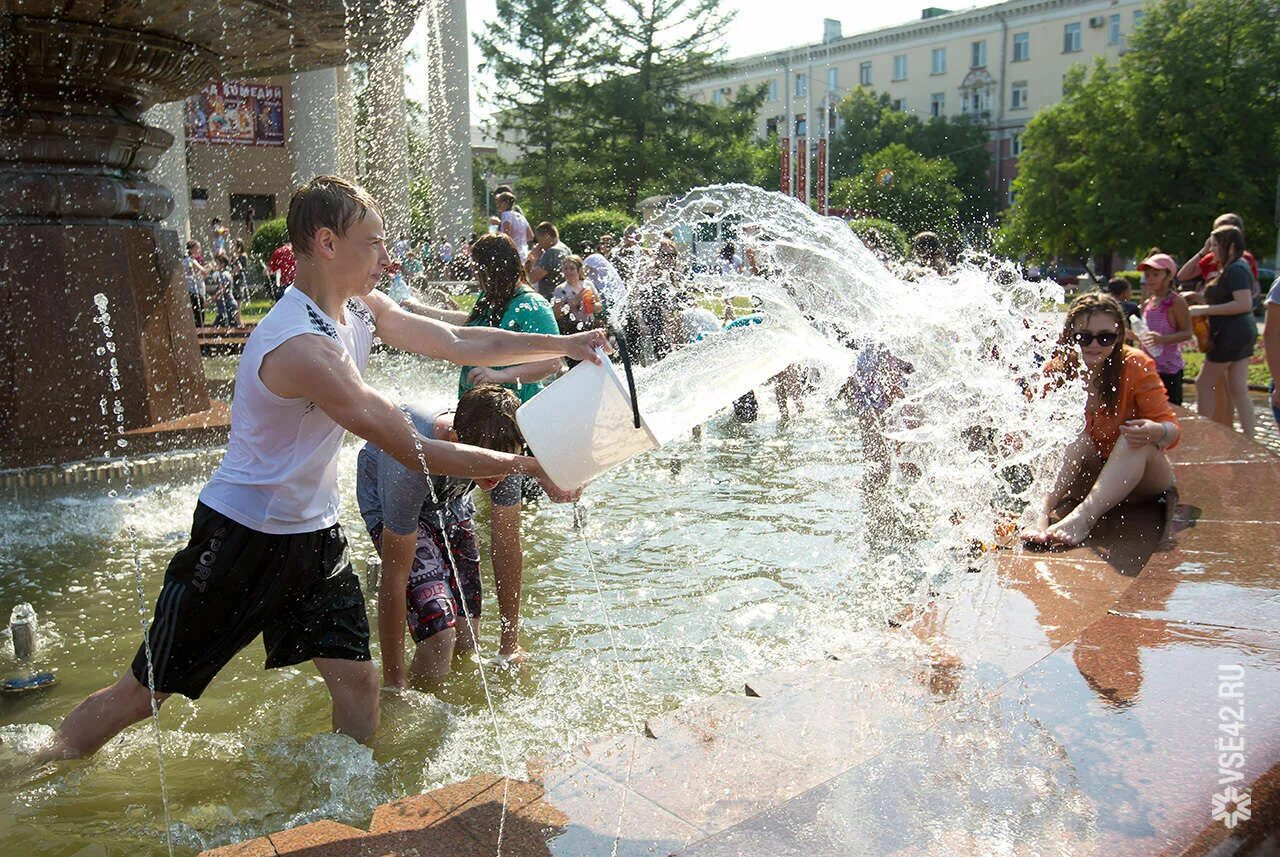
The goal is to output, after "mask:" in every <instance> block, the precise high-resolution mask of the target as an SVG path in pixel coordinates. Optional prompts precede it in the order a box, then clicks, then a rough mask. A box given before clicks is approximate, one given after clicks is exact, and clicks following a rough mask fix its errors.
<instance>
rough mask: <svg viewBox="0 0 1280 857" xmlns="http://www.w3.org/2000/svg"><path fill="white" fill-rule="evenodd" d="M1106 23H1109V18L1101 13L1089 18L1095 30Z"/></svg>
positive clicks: (1090, 24)
mask: <svg viewBox="0 0 1280 857" xmlns="http://www.w3.org/2000/svg"><path fill="white" fill-rule="evenodd" d="M1106 23H1107V19H1106V18H1104V17H1102V16H1101V15H1095V16H1093V17H1092V18H1090V19H1089V26H1090V27H1091V28H1093V29H1095V30H1096V29H1098V28H1099V27H1102V26H1104V25H1105V24H1106Z"/></svg>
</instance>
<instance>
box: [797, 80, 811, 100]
mask: <svg viewBox="0 0 1280 857" xmlns="http://www.w3.org/2000/svg"><path fill="white" fill-rule="evenodd" d="M808 94H809V75H807V74H797V75H796V98H804V97H805V96H806V95H808Z"/></svg>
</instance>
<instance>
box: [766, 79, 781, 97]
mask: <svg viewBox="0 0 1280 857" xmlns="http://www.w3.org/2000/svg"><path fill="white" fill-rule="evenodd" d="M765 100H766V101H777V100H778V79H777V78H776V77H775V78H774V79H773V80H771V81H769V89H768V92H767V94H766V95H765Z"/></svg>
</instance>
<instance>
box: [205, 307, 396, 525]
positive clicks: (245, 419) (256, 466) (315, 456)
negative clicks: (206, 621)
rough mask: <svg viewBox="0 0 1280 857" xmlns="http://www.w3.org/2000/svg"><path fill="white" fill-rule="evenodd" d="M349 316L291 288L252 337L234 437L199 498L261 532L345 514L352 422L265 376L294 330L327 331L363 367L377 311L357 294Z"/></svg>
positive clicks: (238, 391) (240, 376)
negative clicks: (342, 456)
mask: <svg viewBox="0 0 1280 857" xmlns="http://www.w3.org/2000/svg"><path fill="white" fill-rule="evenodd" d="M345 314H346V317H347V323H346V324H341V323H339V322H338V321H337V320H336V319H333V318H330V317H329V316H327V315H325V313H324V312H323V311H322V310H321V309H320V307H319V306H317V305H316V304H315V302H314V301H312V300H311V298H309V297H307V296H306V295H305V294H303V293H302V292H300V291H298V290H297V289H296V288H289V289H287V290H285V293H284V296H283V297H281V298H280V300H279V301H277V302H276V305H275V306H274V307H272V308H271V311H270V312H268V313H267V315H266V317H265V318H263V319H262V321H261V322H260V323H259V324H258V326H257V328H256V329H255V330H254V331H253V333H252V334H250V335H249V340H248V342H246V343H245V347H244V354H243V356H242V357H241V358H240V367H239V368H238V369H237V370H236V388H235V398H234V399H233V400H232V403H231V438H230V440H228V442H227V452H226V454H225V455H224V456H223V457H222V464H221V465H219V467H218V469H217V470H216V471H214V474H213V476H212V477H211V478H210V479H209V483H208V484H207V485H205V486H204V490H202V491H201V492H200V502H202V503H204V504H205V505H207V506H209V507H210V508H212V509H214V510H215V511H217V512H221V513H222V514H224V515H226V516H227V517H228V518H230V519H231V520H233V521H236V522H237V523H240V524H243V525H244V526H246V527H248V528H250V529H252V530H257V531H258V532H260V533H271V534H277V535H282V534H290V533H307V532H311V531H313V530H321V529H324V528H326V527H331V526H333V525H334V524H336V523H337V521H338V452H339V450H340V449H341V448H342V439H343V436H344V435H345V434H346V430H345V429H343V428H342V426H340V425H338V424H337V423H335V422H334V421H333V420H331V419H330V418H329V416H328V415H327V414H325V412H324V411H322V410H320V409H319V408H318V407H316V405H315V403H313V402H310V401H308V400H307V399H305V398H299V399H283V398H281V397H280V396H277V395H276V394H275V393H273V392H271V391H270V390H268V389H267V387H266V385H265V384H263V383H262V379H261V378H260V377H258V370H259V368H260V367H261V366H262V358H264V357H266V356H267V355H268V354H270V353H271V352H272V351H274V350H275V349H276V348H278V347H279V346H280V344H281V343H283V342H285V341H286V340H289V339H292V338H293V337H295V336H303V335H318V336H327V337H329V338H330V339H332V340H333V341H335V342H337V343H339V344H341V345H342V347H343V349H344V350H345V351H346V352H347V355H348V356H349V357H350V358H351V360H352V361H353V362H354V363H355V365H356V368H357V369H358V370H359V372H360V374H361V375H363V374H364V370H365V367H366V366H367V365H368V363H369V349H370V348H371V347H372V345H373V335H374V317H373V313H372V312H371V311H370V309H369V307H368V305H366V304H365V303H364V301H361V300H359V299H357V298H352V299H351V300H348V301H347V304H346V313H345Z"/></svg>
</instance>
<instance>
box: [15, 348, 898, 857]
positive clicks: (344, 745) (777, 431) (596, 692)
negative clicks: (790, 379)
mask: <svg viewBox="0 0 1280 857" xmlns="http://www.w3.org/2000/svg"><path fill="white" fill-rule="evenodd" d="M370 377H371V379H372V380H373V382H374V383H375V384H376V385H378V386H380V387H381V388H382V389H386V390H392V391H396V392H397V394H398V395H399V397H400V398H402V399H418V400H427V401H446V400H447V399H448V397H449V395H450V393H451V391H452V385H453V383H454V376H453V374H452V372H451V371H448V370H446V369H445V368H443V367H440V366H438V365H433V364H428V363H426V362H425V361H420V360H418V359H416V358H410V357H406V356H402V355H393V354H381V355H375V357H374V359H373V365H372V367H371V369H370ZM761 399H762V401H764V402H766V405H765V407H764V408H763V410H762V416H761V420H760V421H759V422H758V423H756V424H753V425H748V426H740V425H737V424H736V423H733V422H731V421H730V420H729V419H727V418H726V417H725V416H723V415H722V416H719V417H717V418H715V419H713V420H712V421H711V422H710V423H709V424H708V425H707V428H706V431H705V434H704V435H703V437H702V439H701V440H697V441H695V440H692V439H690V440H686V441H680V442H675V443H672V444H670V445H668V446H667V447H664V448H663V449H661V450H658V451H656V452H653V453H649V454H646V455H644V456H641V457H639V458H637V459H634V460H632V461H631V462H629V463H627V464H626V465H623V466H622V467H620V468H619V469H617V470H615V471H613V472H611V473H609V474H608V475H607V476H605V477H604V478H602V479H600V480H599V481H597V482H596V483H594V484H593V485H592V486H591V487H590V488H589V490H588V491H587V494H586V496H585V498H584V500H583V504H582V505H583V508H584V512H585V527H584V529H583V531H581V532H579V531H576V530H575V529H574V527H573V514H572V509H571V507H568V506H558V505H552V504H546V503H544V504H542V505H540V506H537V507H533V508H531V509H529V510H528V511H527V512H526V515H525V520H524V541H525V551H526V552H525V575H524V594H523V599H524V600H523V607H522V616H523V622H522V635H523V643H524V646H525V647H526V649H527V650H528V651H529V652H530V654H531V655H532V661H531V663H530V665H529V667H528V668H527V669H526V670H524V671H523V672H522V673H520V674H516V675H512V674H505V673H503V674H499V673H494V672H492V671H490V672H489V673H488V677H489V683H490V688H491V691H492V694H493V700H494V705H495V712H496V718H494V717H491V715H490V713H489V709H488V707H487V705H486V703H485V699H484V694H483V690H482V687H481V683H480V681H479V677H478V675H477V673H476V669H475V666H474V665H473V664H464V663H461V662H460V663H459V664H458V670H457V672H456V674H455V678H454V679H453V680H452V681H451V682H450V683H449V684H448V685H447V686H446V687H445V688H443V689H442V691H441V692H440V693H439V694H438V696H432V695H425V694H419V693H414V692H409V693H405V694H402V695H390V694H388V695H386V696H384V700H383V702H384V706H383V727H382V730H381V733H380V735H379V736H378V737H377V739H376V741H375V742H374V743H373V746H372V747H371V748H366V747H361V746H360V745H358V744H356V743H354V742H352V741H350V740H349V739H346V738H343V737H340V736H337V735H333V734H329V733H328V731H327V729H328V717H329V703H328V696H327V694H326V693H325V690H324V687H323V683H322V682H321V680H320V678H319V677H318V675H317V674H316V672H315V671H314V669H313V668H312V667H311V666H310V665H301V666H299V667H296V668H287V669H281V670H273V671H270V672H264V671H263V670H262V669H261V662H262V658H263V654H262V649H261V646H260V643H254V644H252V645H250V646H249V647H248V648H247V649H245V650H244V651H243V652H242V653H241V654H240V655H239V656H237V657H236V658H235V660H233V661H232V663H231V664H230V665H229V666H228V667H227V669H226V670H224V671H223V672H222V674H220V675H219V677H218V678H217V679H216V680H215V681H214V683H213V685H212V686H211V687H210V688H209V690H208V691H207V692H206V693H205V695H204V696H203V697H202V698H201V699H200V700H199V701H198V702H195V703H193V702H190V701H188V700H185V699H182V698H180V697H174V698H172V699H171V700H170V701H169V702H167V703H166V705H165V707H164V709H163V711H162V714H161V724H162V728H163V741H164V754H165V771H166V774H167V785H168V792H169V799H170V803H171V812H172V818H173V823H174V835H175V839H176V842H177V844H178V846H179V847H178V850H179V852H180V853H192V852H194V851H198V850H200V849H201V848H206V847H211V846H214V845H219V844H225V843H227V842H231V841H234V840H237V839H242V838H245V837H251V836H256V835H261V834H263V833H267V832H271V831H274V830H277V829H280V828H282V827H287V826H290V825H295V824H300V823H304V822H306V821H309V820H312V819H316V818H321V817H331V818H336V819H339V820H342V821H346V822H348V823H352V824H357V825H359V824H364V823H366V822H367V821H368V818H369V815H370V814H371V812H372V809H373V808H374V807H375V806H376V805H377V804H378V803H380V802H383V801H386V800H389V799H392V798H394V797H397V796H399V795H402V794H406V793H412V792H416V791H419V790H422V789H429V788H432V787H434V786H437V785H441V784H444V783H448V782H451V781H454V780H458V779H462V778H465V777H469V776H472V775H475V774H478V773H482V772H499V771H502V770H504V768H505V769H506V770H507V771H509V772H510V773H513V774H516V775H519V774H522V773H523V771H524V766H523V763H524V761H525V760H526V759H528V758H531V757H536V756H540V755H541V756H545V755H549V754H554V753H556V752H558V751H561V750H564V749H568V748H570V747H573V746H574V745H576V744H579V743H581V742H583V741H585V740H587V739H588V738H590V737H593V736H595V735H599V734H602V733H610V732H635V731H637V730H639V729H640V728H642V724H643V721H644V719H645V718H646V717H648V716H651V715H653V714H655V713H658V712H661V711H665V710H670V709H672V708H674V707H675V706H677V705H678V704H680V703H681V702H682V701H685V700H688V699H691V698H695V697H698V696H702V695H705V694H708V693H715V692H719V691H725V690H733V691H736V690H738V689H739V688H740V687H741V681H742V679H743V678H744V677H745V676H747V675H749V674H751V673H752V672H758V671H762V670H766V669H770V668H774V667H779V666H784V665H787V664H790V663H793V662H796V661H804V660H814V659H817V658H820V657H821V656H822V653H823V651H824V649H828V648H832V647H838V646H839V645H840V641H841V640H842V639H847V638H848V636H849V635H851V634H853V633H854V632H855V631H856V630H857V629H858V628H860V627H864V626H865V625H866V624H867V623H874V622H880V621H883V617H884V616H885V615H886V614H887V613H889V612H891V611H892V610H893V609H894V606H895V603H896V599H897V598H898V597H900V595H901V593H902V592H903V591H904V590H903V589H902V587H901V586H896V585H894V584H895V583H901V582H902V581H890V580H888V578H886V577H885V576H884V575H883V573H882V571H883V569H879V570H869V568H868V565H867V563H866V560H865V557H866V553H867V550H866V547H865V542H864V538H863V533H862V528H863V521H862V515H861V511H860V507H859V501H858V492H857V490H856V483H857V480H858V477H859V473H860V465H859V462H858V444H857V441H856V433H855V432H854V431H853V430H852V429H851V428H850V427H849V426H848V425H847V420H846V419H844V418H843V417H842V416H841V415H840V414H838V413H835V412H828V411H826V410H823V411H822V413H821V414H818V415H815V414H814V413H813V408H811V409H810V412H809V414H808V415H806V417H805V418H804V419H803V420H800V421H798V422H796V423H795V424H793V425H789V426H788V425H780V424H779V423H778V420H777V418H776V413H775V412H774V411H773V409H772V408H771V406H769V404H768V402H767V400H768V395H767V392H766V391H762V395H761ZM357 450H358V445H357V444H356V443H355V442H350V443H348V444H347V446H346V447H345V448H344V450H343V456H342V467H341V474H342V475H341V479H342V492H343V502H344V509H343V518H342V521H343V525H344V527H345V529H346V531H347V536H348V538H349V540H350V542H351V546H352V553H353V556H354V557H355V558H356V566H357V568H358V569H359V570H360V571H361V572H362V574H363V573H366V559H367V557H368V556H369V555H370V554H371V553H372V548H371V546H370V543H369V539H368V537H367V535H365V533H364V532H363V530H362V529H361V526H360V518H359V515H358V513H357V510H356V505H355V499H354V488H353V481H354V475H355V467H354V465H355V456H356V452H357ZM207 475H208V474H207V472H203V471H193V472H190V473H184V474H180V475H177V476H173V477H171V478H169V480H168V481H167V482H166V483H165V484H161V485H153V486H144V487H141V488H137V489H134V491H133V492H132V495H131V496H128V495H126V494H125V493H123V492H121V493H120V494H119V495H118V496H116V497H109V496H107V493H106V488H96V489H89V490H77V491H75V492H69V491H63V492H60V493H54V494H46V495H41V496H28V497H17V498H13V501H12V502H6V504H5V509H6V511H5V512H4V513H3V523H4V526H3V528H0V608H3V609H4V610H6V611H7V610H8V608H9V607H10V606H11V605H12V604H14V603H17V602H19V601H24V600H26V601H30V602H31V603H32V604H33V605H34V607H35V608H36V610H37V612H38V613H39V616H40V620H41V628H40V630H41V635H42V638H43V644H44V647H45V648H44V652H43V662H44V664H45V665H46V666H48V667H50V668H52V669H54V670H55V671H56V672H57V674H58V678H59V683H58V685H57V687H56V688H54V689H52V690H48V691H45V692H43V693H40V694H38V695H32V696H29V697H0V724H2V725H0V736H2V737H3V740H4V742H5V743H6V744H7V745H9V746H8V747H7V748H5V750H4V752H8V753H10V754H12V753H14V752H16V750H17V749H19V748H21V747H23V746H29V745H31V744H34V743H35V742H37V741H39V740H41V739H42V738H43V737H44V736H46V735H47V733H48V730H49V729H50V728H51V727H53V726H55V725H56V724H57V723H58V722H59V720H60V719H61V717H62V716H64V715H65V713H66V712H67V711H68V710H69V709H70V708H71V707H72V706H73V705H74V704H75V703H76V702H77V701H78V700H79V699H80V698H82V697H83V696H84V695H85V694H87V693H89V692H91V691H93V690H95V689H97V688H99V687H101V686H104V685H106V684H108V683H110V682H111V681H113V680H114V679H115V678H116V677H117V676H118V675H119V673H120V670H122V669H124V668H126V667H127V664H128V663H129V661H130V659H131V658H132V656H133V653H134V651H135V650H136V648H137V646H138V643H139V640H140V634H141V632H140V629H139V617H138V603H137V598H136V595H135V592H134V581H133V559H132V553H133V551H134V550H135V549H136V550H137V552H138V555H139V558H140V561H141V565H142V569H143V573H144V579H145V588H146V595H147V599H148V603H147V604H146V610H147V614H148V617H149V615H150V611H151V608H152V603H151V601H152V600H153V599H154V598H155V595H156V593H157V592H158V591H159V587H160V582H161V579H162V577H163V572H164V567H165V565H166V563H167V562H168V560H169V558H170V556H171V555H172V554H173V553H174V552H175V551H176V550H177V549H178V548H179V547H181V546H182V544H183V543H184V542H185V539H186V537H187V533H188V527H189V525H190V516H191V512H192V510H193V508H194V505H195V500H196V495H197V494H198V492H199V489H200V487H201V485H202V484H203V481H204V479H205V478H206V477H207ZM116 487H117V488H121V487H122V486H116ZM479 505H480V507H481V516H482V517H483V516H484V514H485V512H484V505H485V504H484V503H483V502H481V503H480V504H479ZM130 526H132V527H133V528H134V530H135V531H136V533H137V541H136V544H133V543H132V542H131V540H130V538H129V536H128V530H129V528H130ZM480 529H481V532H482V533H483V532H484V529H485V528H484V527H483V526H482V527H481V528H480ZM482 555H485V556H487V549H486V550H482ZM593 567H594V571H593ZM491 583H492V577H491V575H490V574H489V572H488V571H487V570H486V584H487V590H486V601H485V620H484V649H485V651H486V652H487V653H488V654H492V652H493V651H494V647H495V645H496V636H497V634H496V621H495V619H494V616H495V615H496V605H495V604H494V602H493V598H492V585H491ZM375 592H376V583H375V582H374V581H372V580H368V579H367V578H366V594H367V595H368V596H369V600H370V604H369V607H370V611H371V615H372V611H373V610H374V608H375V604H374V598H373V595H374V593H375ZM6 615H7V614H6ZM375 644H376V640H375ZM5 646H6V649H5V651H4V652H3V653H0V661H2V662H3V663H4V664H5V667H6V669H7V668H8V667H9V666H10V665H11V664H12V648H11V645H10V644H9V643H8V641H7V639H6V641H5ZM376 656H377V653H376V649H375V657H376ZM0 792H3V798H4V800H3V804H4V805H5V807H6V808H5V809H3V810H0V831H2V832H3V836H4V839H5V841H6V847H5V850H6V851H7V852H9V853H28V854H42V855H44V854H48V855H61V854H68V855H70V854H74V853H76V852H77V851H78V850H79V849H81V848H82V847H84V846H86V845H88V844H90V843H95V842H96V843H101V844H102V845H105V846H106V847H107V849H108V852H109V853H112V854H139V853H150V854H158V853H163V852H164V850H165V848H164V839H163V820H162V816H161V800H160V781H159V777H158V773H157V763H156V753H155V744H154V737H153V733H152V731H151V726H150V724H140V725H138V726H135V727H133V728H131V729H129V730H127V731H126V732H125V733H124V734H123V735H121V736H120V737H119V738H117V739H116V740H115V741H113V742H112V743H111V744H109V745H108V746H107V747H106V748H105V749H104V750H103V751H102V752H101V753H99V754H98V756H97V757H96V758H94V759H92V760H90V761H85V762H75V763H69V764H65V765H62V766H59V767H56V768H47V769H45V770H42V771H40V772H37V773H35V774H29V775H10V776H7V778H6V779H5V781H4V782H3V783H0Z"/></svg>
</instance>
